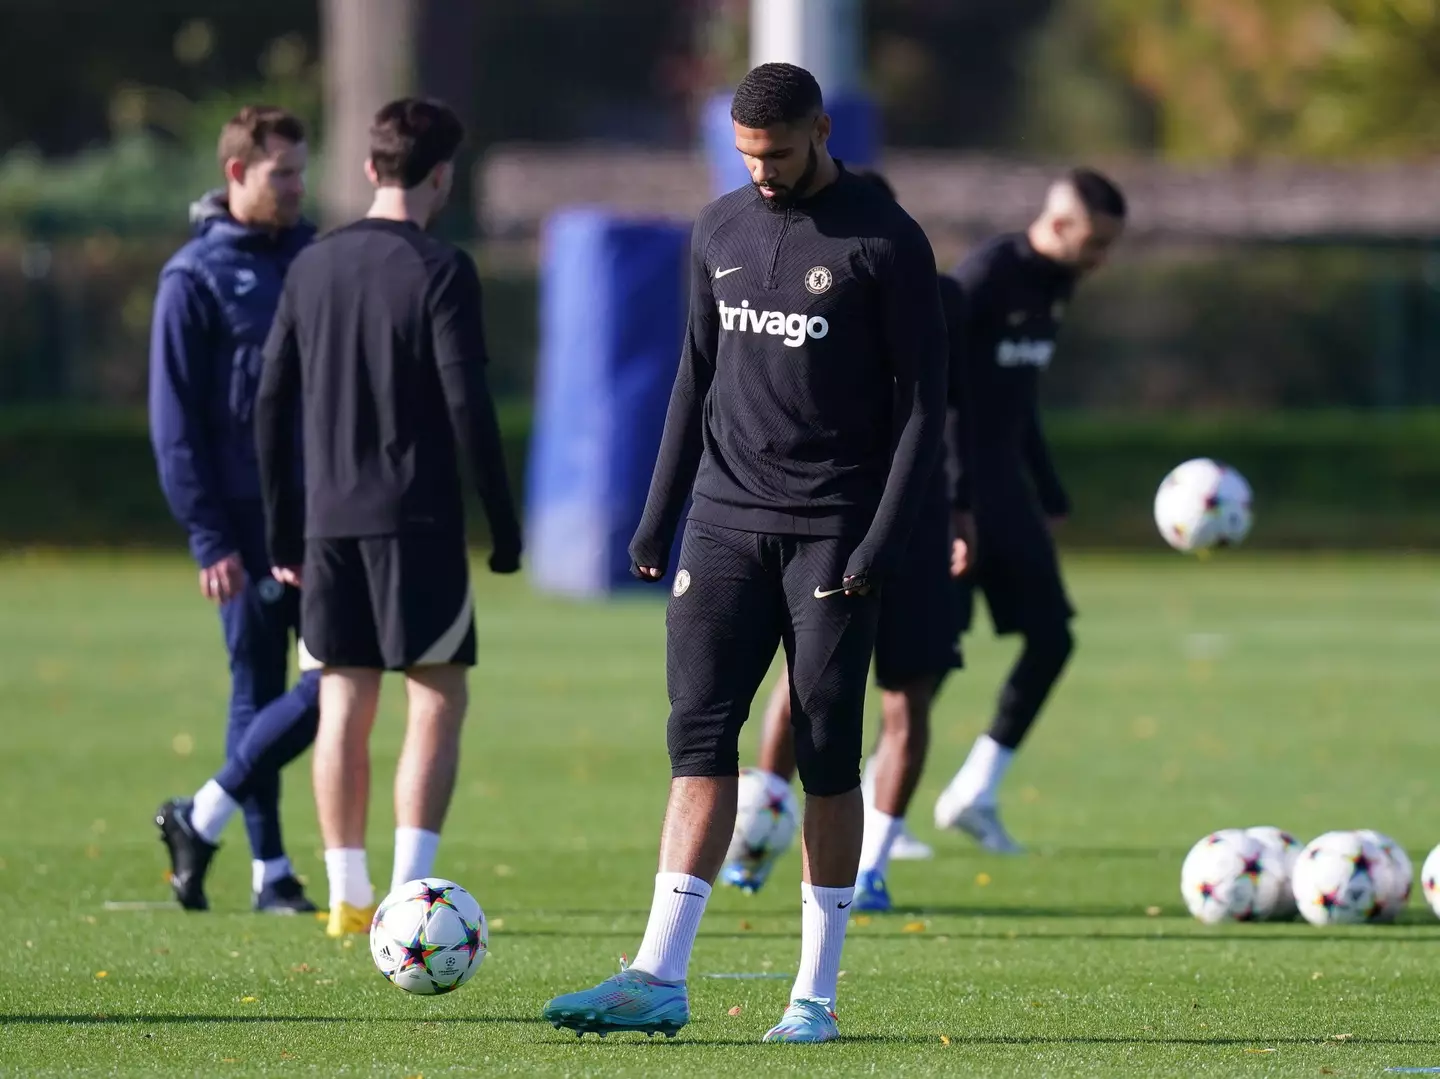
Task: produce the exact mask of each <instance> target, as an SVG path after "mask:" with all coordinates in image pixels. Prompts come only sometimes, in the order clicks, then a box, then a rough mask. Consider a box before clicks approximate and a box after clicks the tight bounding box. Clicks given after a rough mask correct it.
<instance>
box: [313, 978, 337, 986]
mask: <svg viewBox="0 0 1440 1079" xmlns="http://www.w3.org/2000/svg"><path fill="white" fill-rule="evenodd" d="M315 984H316V985H334V984H335V979H334V978H316V979H315Z"/></svg>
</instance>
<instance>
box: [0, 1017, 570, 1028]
mask: <svg viewBox="0 0 1440 1079" xmlns="http://www.w3.org/2000/svg"><path fill="white" fill-rule="evenodd" d="M544 1022H545V1020H544V1019H541V1018H540V1017H539V1016H538V1015H444V1016H398V1015H152V1014H145V1015H51V1014H35V1015H0V1026H5V1025H8V1024H12V1023H13V1024H15V1025H17V1026H51V1025H54V1026H67V1025H74V1026H117V1025H123V1024H126V1023H133V1024H137V1025H140V1024H154V1025H157V1026H164V1025H166V1024H168V1023H440V1024H442V1025H443V1024H446V1023H457V1024H459V1023H544Z"/></svg>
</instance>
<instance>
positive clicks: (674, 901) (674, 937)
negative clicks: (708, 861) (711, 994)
mask: <svg viewBox="0 0 1440 1079" xmlns="http://www.w3.org/2000/svg"><path fill="white" fill-rule="evenodd" d="M709 898H710V885H708V884H706V883H705V882H704V881H703V880H701V879H700V878H699V877H692V876H689V875H688V874H685V873H656V874H655V899H654V902H653V903H652V904H651V906H650V922H649V924H648V925H646V927H645V939H644V940H643V941H641V942H640V950H639V951H638V952H636V953H635V962H634V963H632V964H630V965H631V966H632V967H634V968H635V969H636V970H643V971H644V972H645V973H646V974H649V975H651V976H652V977H654V978H656V979H658V980H659V981H662V982H683V981H684V980H685V974H686V972H687V971H688V970H689V968H690V953H691V951H693V950H694V948H695V934H696V933H697V932H698V931H699V929H700V917H701V915H703V914H704V913H705V903H706V901H707V900H708V899H709Z"/></svg>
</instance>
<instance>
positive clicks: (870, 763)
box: [860, 757, 875, 809]
mask: <svg viewBox="0 0 1440 1079" xmlns="http://www.w3.org/2000/svg"><path fill="white" fill-rule="evenodd" d="M860 796H861V797H862V798H864V799H865V808H866V809H869V808H870V807H871V806H873V805H874V804H875V758H874V757H866V758H865V765H864V767H863V768H861V769H860Z"/></svg>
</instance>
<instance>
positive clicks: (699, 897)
mask: <svg viewBox="0 0 1440 1079" xmlns="http://www.w3.org/2000/svg"><path fill="white" fill-rule="evenodd" d="M670 890H671V891H672V892H674V893H675V894H676V895H693V896H694V897H695V898H696V899H704V898H705V897H704V896H703V895H701V894H700V893H699V892H684V891H681V890H680V889H679V888H672V889H670Z"/></svg>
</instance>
